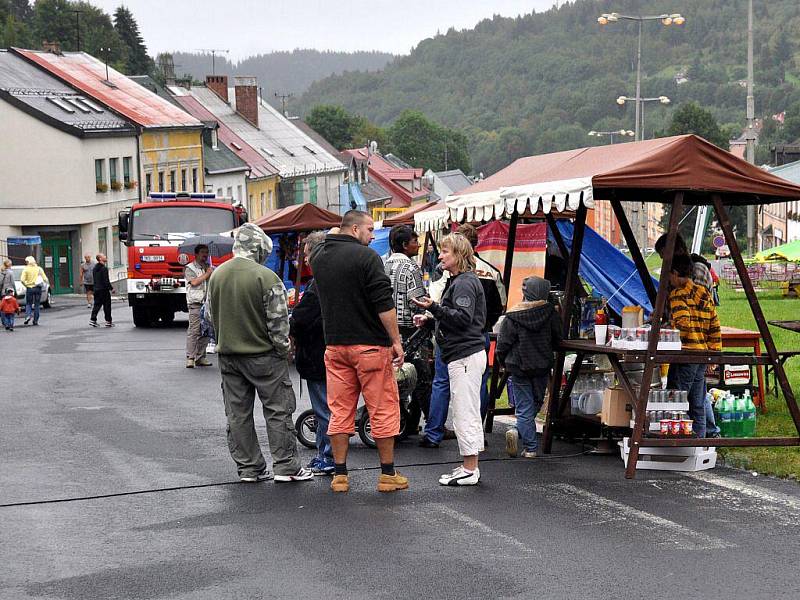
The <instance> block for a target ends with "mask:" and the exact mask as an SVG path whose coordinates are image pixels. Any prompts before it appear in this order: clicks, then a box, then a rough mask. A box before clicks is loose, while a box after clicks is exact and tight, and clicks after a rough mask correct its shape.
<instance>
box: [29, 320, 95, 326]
mask: <svg viewBox="0 0 800 600" xmlns="http://www.w3.org/2000/svg"><path fill="white" fill-rule="evenodd" d="M25 324H26V325H27V324H28V322H27V321H25ZM89 325H91V326H92V327H100V325H98V324H97V321H89Z"/></svg>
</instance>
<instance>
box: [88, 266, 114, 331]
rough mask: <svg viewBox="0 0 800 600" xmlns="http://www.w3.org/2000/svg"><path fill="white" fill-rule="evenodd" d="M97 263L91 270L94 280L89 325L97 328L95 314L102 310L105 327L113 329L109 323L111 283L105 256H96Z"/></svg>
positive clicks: (110, 322)
mask: <svg viewBox="0 0 800 600" xmlns="http://www.w3.org/2000/svg"><path fill="white" fill-rule="evenodd" d="M96 258H97V263H96V264H95V265H94V269H92V277H93V278H94V306H93V307H92V316H91V317H89V325H91V326H92V327H98V325H97V313H99V312H100V309H101V308H102V309H103V316H104V317H105V318H106V327H113V326H114V323H112V321H111V289H112V288H111V281H110V280H109V278H108V266H107V264H106V263H108V258H106V255H105V254H98V255H97V256H96Z"/></svg>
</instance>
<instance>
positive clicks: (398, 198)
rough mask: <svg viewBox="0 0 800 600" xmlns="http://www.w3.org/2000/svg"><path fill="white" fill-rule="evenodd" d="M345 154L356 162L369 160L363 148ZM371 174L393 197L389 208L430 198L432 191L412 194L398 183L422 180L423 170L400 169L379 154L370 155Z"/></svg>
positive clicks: (424, 188) (417, 191)
mask: <svg viewBox="0 0 800 600" xmlns="http://www.w3.org/2000/svg"><path fill="white" fill-rule="evenodd" d="M342 153H343V154H347V155H349V156H352V157H353V158H355V159H356V160H359V161H363V160H366V158H367V153H366V151H365V150H363V149H361V148H354V149H350V150H342ZM369 174H370V177H372V178H373V179H374V180H375V181H377V182H378V183H380V184H381V186H383V187H384V188H385V189H386V191H387V192H389V193H390V194H391V196H392V200H391V202H389V204H388V206H390V207H393V208H402V207H405V206H410V205H411V203H412V202H413V201H415V200H419V199H422V198H428V197H429V196H430V193H431V192H430V190H429V189H428V188H426V187H424V186H423V187H422V189H421V190H414V191H413V192H410V191H409V190H407V189H406V188H404V187H403V186H402V185H400V184H399V183H397V182H398V181H413V180H414V179H421V178H422V174H423V171H422V169H398V168H397V167H396V166H395V165H393V164H391V163H390V162H389V161H387V160H385V159H384V158H383V157H382V156H380V155H379V154H370V155H369Z"/></svg>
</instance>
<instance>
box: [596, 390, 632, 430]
mask: <svg viewBox="0 0 800 600" xmlns="http://www.w3.org/2000/svg"><path fill="white" fill-rule="evenodd" d="M632 418H633V404H632V400H631V397H630V396H628V394H626V393H625V391H624V390H623V389H622V388H621V387H613V388H607V389H606V390H605V392H604V393H603V410H602V411H601V412H600V421H601V422H602V423H603V425H608V426H609V427H628V426H629V425H630V421H631V419H632Z"/></svg>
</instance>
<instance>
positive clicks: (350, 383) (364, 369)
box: [325, 346, 400, 439]
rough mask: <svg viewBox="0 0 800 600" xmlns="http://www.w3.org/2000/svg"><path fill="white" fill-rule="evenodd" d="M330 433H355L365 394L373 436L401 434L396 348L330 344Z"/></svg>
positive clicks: (328, 349)
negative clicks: (394, 360)
mask: <svg viewBox="0 0 800 600" xmlns="http://www.w3.org/2000/svg"><path fill="white" fill-rule="evenodd" d="M325 367H326V370H327V372H328V407H329V408H330V410H331V420H330V423H329V424H328V435H336V434H340V433H346V434H349V435H353V434H354V433H355V420H356V407H357V406H358V397H359V395H360V394H363V395H364V403H365V404H366V405H367V412H368V413H369V421H370V425H371V426H372V436H373V437H374V438H376V439H381V438H390V437H395V436H396V435H398V434H399V433H400V396H399V393H398V391H397V382H396V381H395V378H394V369H393V368H392V349H391V348H387V347H384V346H328V348H327V349H326V350H325Z"/></svg>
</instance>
